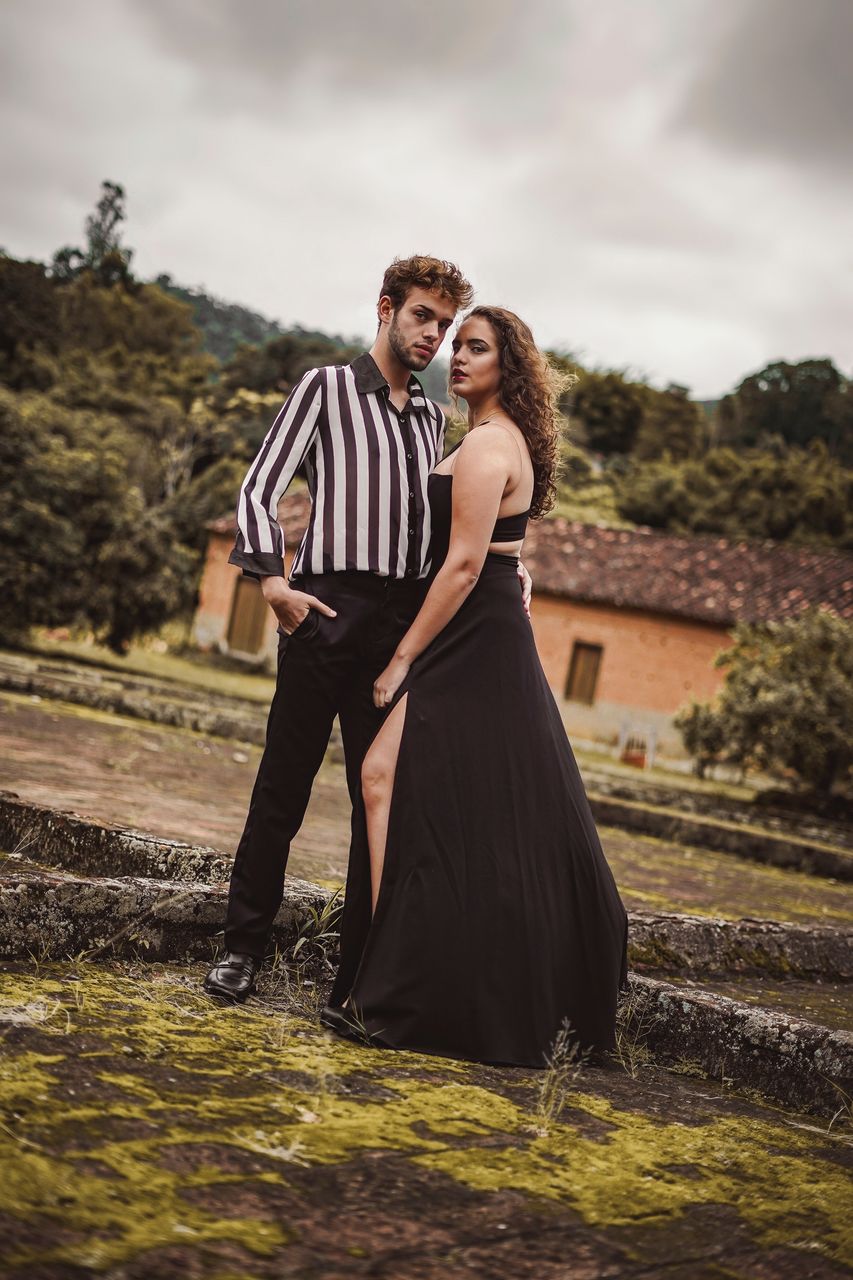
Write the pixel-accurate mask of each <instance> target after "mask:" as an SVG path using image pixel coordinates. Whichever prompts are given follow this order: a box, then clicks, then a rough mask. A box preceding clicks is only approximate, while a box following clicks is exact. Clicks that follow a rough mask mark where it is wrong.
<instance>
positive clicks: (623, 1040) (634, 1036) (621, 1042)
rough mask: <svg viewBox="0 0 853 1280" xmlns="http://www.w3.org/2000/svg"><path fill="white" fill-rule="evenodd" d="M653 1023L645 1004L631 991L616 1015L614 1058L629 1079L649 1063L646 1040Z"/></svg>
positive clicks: (645, 1002) (654, 1020)
mask: <svg viewBox="0 0 853 1280" xmlns="http://www.w3.org/2000/svg"><path fill="white" fill-rule="evenodd" d="M656 1021H657V1017H656V1015H655V1013H654V1012H653V1011H652V1010H651V1009H650V1008H649V1005H648V1001H646V1000H644V999H643V998H642V997H640V996H637V995H636V993H634V992H631V993H630V994H629V995H628V996H626V997H625V998H624V999H623V1000H622V1001H621V1002H620V1005H619V1008H618V1010H617V1013H616V1057H617V1059H618V1061H619V1064H620V1066H621V1067H622V1070H623V1071H625V1072H626V1073H627V1074H628V1075H629V1076H630V1077H631V1079H632V1080H636V1078H637V1076H638V1075H639V1073H640V1071H641V1070H642V1068H643V1067H647V1066H648V1065H649V1064H650V1063H651V1061H652V1055H651V1053H650V1052H649V1047H648V1039H649V1035H650V1033H651V1030H652V1027H653V1026H654V1024H655V1022H656Z"/></svg>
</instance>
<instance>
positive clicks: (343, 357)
mask: <svg viewBox="0 0 853 1280" xmlns="http://www.w3.org/2000/svg"><path fill="white" fill-rule="evenodd" d="M361 350H362V348H361V347H351V346H346V345H345V344H344V343H343V342H342V341H341V340H340V339H338V338H330V337H328V336H327V335H325V334H320V335H318V334H301V333H283V334H281V335H280V336H279V337H277V338H273V339H271V341H269V342H267V343H266V344H265V345H264V346H263V347H249V346H246V345H245V344H244V345H242V346H240V347H238V348H237V351H236V353H235V354H234V356H233V357H232V358H231V360H229V362H228V364H226V365H225V366H224V368H223V370H222V374H221V377H220V383H221V386H222V389H223V392H225V393H231V392H233V391H236V390H237V389H238V388H240V387H242V388H245V389H247V390H249V391H255V392H258V393H259V394H261V395H263V394H265V393H268V392H272V391H276V392H278V393H279V395H280V396H282V397H283V396H285V395H286V394H287V392H288V391H289V390H290V388H291V387H292V386H294V384H295V383H297V382H298V381H299V379H300V378H301V377H302V375H303V374H304V373H307V372H308V370H309V369H315V368H317V367H318V366H320V365H327V364H347V363H348V362H349V361H350V360H352V359H353V357H354V356H357V355H359V354H360V352H361Z"/></svg>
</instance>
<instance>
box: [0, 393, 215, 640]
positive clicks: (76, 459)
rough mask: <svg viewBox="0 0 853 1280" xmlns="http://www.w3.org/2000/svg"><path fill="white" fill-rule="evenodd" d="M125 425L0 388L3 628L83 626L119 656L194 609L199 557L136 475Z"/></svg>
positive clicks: (9, 633)
mask: <svg viewBox="0 0 853 1280" xmlns="http://www.w3.org/2000/svg"><path fill="white" fill-rule="evenodd" d="M128 443H129V438H128V436H127V433H126V430H125V429H124V428H123V427H122V425H121V424H120V423H118V422H116V421H115V420H111V419H109V418H107V417H106V416H104V415H97V414H93V413H91V412H84V411H77V412H75V411H70V410H68V409H65V408H64V407H62V406H60V405H58V404H56V403H55V402H54V401H52V400H51V399H50V398H49V397H47V396H44V395H37V394H30V395H28V396H26V397H24V396H17V397H16V396H13V395H12V394H10V393H9V392H7V391H0V491H2V493H3V503H2V504H0V592H2V597H3V601H4V608H3V611H2V617H3V623H2V628H3V634H4V636H5V637H6V638H14V637H15V636H16V635H19V634H20V633H21V632H23V631H25V630H26V629H27V628H28V627H30V626H34V625H46V626H54V625H57V624H60V623H61V624H74V623H81V624H86V625H88V626H90V627H92V628H93V629H94V630H95V631H96V632H97V633H99V634H100V635H102V636H103V637H104V639H105V640H106V642H107V643H108V644H109V645H110V646H111V647H112V648H114V649H115V650H116V651H121V650H122V649H123V648H124V647H125V646H126V644H127V643H128V641H129V640H130V639H131V638H132V636H133V635H135V634H137V633H139V632H142V631H147V630H151V629H153V628H155V627H158V626H160V624H161V623H162V622H164V621H165V620H166V618H168V617H170V616H171V615H172V614H174V613H175V612H177V611H178V610H180V609H181V608H185V607H187V605H188V604H189V603H190V601H191V599H192V595H193V589H194V569H195V567H196V566H195V563H194V557H193V554H192V552H191V551H190V549H189V548H187V547H184V546H182V545H181V544H180V543H176V542H175V540H174V530H173V528H172V526H171V524H170V522H169V520H168V518H167V514H166V513H165V512H164V511H163V510H158V509H156V508H154V509H151V508H148V507H147V506H146V504H145V500H144V497H143V495H142V493H141V491H140V490H139V488H137V487H135V486H128V482H127V468H126V459H127V451H128V449H127V446H128Z"/></svg>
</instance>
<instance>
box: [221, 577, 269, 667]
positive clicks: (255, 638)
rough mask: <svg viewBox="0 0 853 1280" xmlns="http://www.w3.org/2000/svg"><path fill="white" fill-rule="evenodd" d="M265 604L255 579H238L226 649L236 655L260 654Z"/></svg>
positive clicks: (265, 611) (264, 621)
mask: <svg viewBox="0 0 853 1280" xmlns="http://www.w3.org/2000/svg"><path fill="white" fill-rule="evenodd" d="M266 621H267V602H266V600H265V599H264V593H263V592H262V591H261V584H260V583H259V582H258V581H257V579H256V578H246V577H242V576H241V577H239V578H238V579H237V582H236V585H235V587H234V598H233V600H232V601H231V617H230V618H229V620H228V637H227V639H228V648H229V649H233V650H235V651H236V652H237V653H260V651H261V649H262V648H263V644H264V631H265V629H266Z"/></svg>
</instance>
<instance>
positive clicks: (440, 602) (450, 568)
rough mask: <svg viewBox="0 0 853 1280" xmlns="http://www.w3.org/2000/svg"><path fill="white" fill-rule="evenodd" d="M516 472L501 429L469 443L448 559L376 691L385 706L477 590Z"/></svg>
mask: <svg viewBox="0 0 853 1280" xmlns="http://www.w3.org/2000/svg"><path fill="white" fill-rule="evenodd" d="M517 470H518V448H517V446H515V445H514V444H513V442H512V439H511V437H510V436H509V434H508V432H507V431H506V430H505V429H504V428H502V427H490V426H485V425H484V426H481V427H478V428H477V429H476V431H473V432H471V434H470V435H469V436H468V437H467V438H466V440H465V443H464V444H463V446H462V448H461V449H460V450H459V457H458V458H457V461H456V466H455V467H454V470H453V516H452V524H451V529H450V546H449V548H448V552H447V558H446V559H445V561H444V564H443V565H442V566H441V568H440V569H439V571H438V573H437V574H436V575H435V578H434V579H433V582H432V585H431V586H430V589H429V591H428V592H427V597H426V599H425V600H424V602H423V604H422V605H421V608H420V611H419V612H418V615H417V617H416V618H415V620H414V622H413V623H412V625H411V626H410V627H409V630H408V631H407V632H406V634H405V635H404V636H403V638H402V640H401V641H400V643H399V645H398V646H397V651H396V653H395V654H394V657H393V658H392V659H391V661H390V662H389V664H388V666H387V667H386V668H385V670H384V671H383V672H382V674H381V675H380V676H379V678H378V679H377V680H376V682H375V684H374V686H373V700H374V702H375V704H376V706H377V707H383V706H386V705H387V703H389V702H390V701H391V699H392V698H393V696H394V694H395V693H396V691H397V689H399V687H400V685H401V684H402V682H403V680H404V679H405V677H406V674H407V672H408V670H409V667H410V666H411V665H412V663H413V662H414V660H415V658H417V657H418V656H419V655H420V654H421V653H423V651H424V649H426V648H427V646H428V645H430V644H431V643H432V641H433V640H434V639H435V637H436V636H437V635H438V633H439V632H440V631H442V630H443V629H444V628H445V627H446V626H447V624H448V622H449V621H450V619H451V618H452V617H453V616H454V614H455V613H457V611H458V610H459V609H460V608H461V606H462V604H463V603H464V601H465V600H466V599H467V598H468V596H469V595H470V594H471V592H472V591H473V589H474V587H475V585H476V582H477V579H478V578H479V576H480V571H481V570H482V568H483V564H484V562H485V559H486V553H487V552H488V549H489V543H490V541H491V538H492V532H493V531H494V527H495V520H496V519H497V515H498V510H499V509H500V505H501V499H502V498H503V495H504V492H505V491H506V487H507V484H508V483H509V482H510V481H511V480H512V479H513V477H514V473H515V472H516V471H517Z"/></svg>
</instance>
